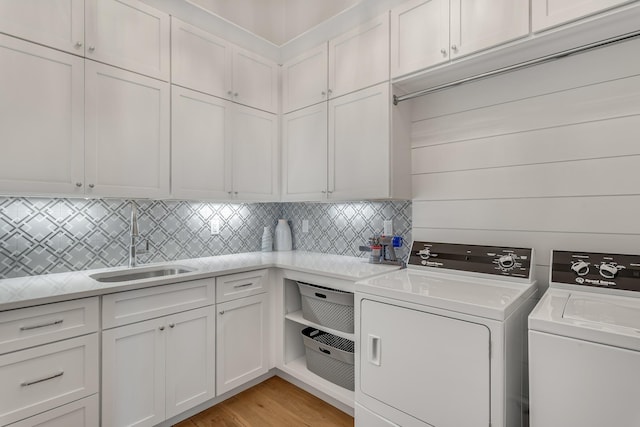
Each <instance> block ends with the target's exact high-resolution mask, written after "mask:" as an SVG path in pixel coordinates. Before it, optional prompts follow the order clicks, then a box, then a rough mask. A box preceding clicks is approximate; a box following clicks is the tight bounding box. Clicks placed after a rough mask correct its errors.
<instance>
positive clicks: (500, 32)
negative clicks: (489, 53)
mask: <svg viewBox="0 0 640 427" xmlns="http://www.w3.org/2000/svg"><path fill="white" fill-rule="evenodd" d="M528 34H529V0H464V1H463V0H451V59H455V58H456V57H459V56H462V55H466V54H469V53H472V52H476V51H478V50H482V49H486V48H489V47H492V46H496V45H498V44H501V43H506V42H508V41H511V40H514V39H517V38H519V37H524V36H526V35H528Z"/></svg>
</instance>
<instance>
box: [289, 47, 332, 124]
mask: <svg viewBox="0 0 640 427" xmlns="http://www.w3.org/2000/svg"><path fill="white" fill-rule="evenodd" d="M327 61H328V46H327V43H326V42H325V43H323V44H322V45H320V46H318V47H317V48H315V49H311V50H309V51H307V52H304V53H303V54H301V55H298V56H296V57H295V58H293V59H291V60H289V61H287V62H286V63H284V64H283V65H282V110H283V111H284V112H285V113H289V112H291V111H295V110H298V109H300V108H304V107H307V106H309V105H313V104H318V103H320V102H323V101H326V100H327V89H328V87H327V85H328V84H329V82H328V80H327V79H328V74H327V69H328V68H327V64H328V62H327Z"/></svg>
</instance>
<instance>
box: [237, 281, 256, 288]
mask: <svg viewBox="0 0 640 427" xmlns="http://www.w3.org/2000/svg"><path fill="white" fill-rule="evenodd" d="M251 285H253V282H249V283H243V284H242V285H233V288H234V289H238V288H246V287H247V286H251Z"/></svg>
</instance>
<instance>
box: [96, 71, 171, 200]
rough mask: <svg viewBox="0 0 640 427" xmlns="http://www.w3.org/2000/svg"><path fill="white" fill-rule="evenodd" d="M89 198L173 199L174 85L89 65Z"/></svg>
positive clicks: (126, 72)
mask: <svg viewBox="0 0 640 427" xmlns="http://www.w3.org/2000/svg"><path fill="white" fill-rule="evenodd" d="M85 78H86V89H85V91H86V92H85V97H86V102H85V167H86V170H85V174H86V185H87V187H88V188H87V189H86V193H87V194H88V195H92V196H108V197H124V198H126V197H140V198H161V197H166V196H168V195H169V179H170V177H169V161H170V159H169V153H170V140H169V138H170V134H169V124H170V110H169V107H170V104H169V97H170V89H169V84H168V83H165V82H162V81H159V80H155V79H151V78H149V77H145V76H141V75H139V74H135V73H131V72H129V71H124V70H121V69H118V68H114V67H110V66H108V65H104V64H100V63H97V62H93V61H86V64H85Z"/></svg>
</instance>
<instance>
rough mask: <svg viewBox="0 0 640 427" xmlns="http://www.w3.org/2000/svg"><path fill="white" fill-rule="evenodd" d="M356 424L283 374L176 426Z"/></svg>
mask: <svg viewBox="0 0 640 427" xmlns="http://www.w3.org/2000/svg"><path fill="white" fill-rule="evenodd" d="M214 426H215V427H287V426H291V427H304V426H309V427H312V426H313V427H343V426H348V427H353V418H352V417H351V416H349V415H347V414H345V413H344V412H342V411H340V410H338V409H336V408H334V407H333V406H331V405H329V404H328V403H325V402H324V401H322V400H320V399H318V398H317V397H315V396H313V395H312V394H309V393H307V392H306V391H304V390H302V389H300V388H298V387H296V386H294V385H293V384H291V383H289V382H287V381H285V380H283V379H282V378H280V377H272V378H269V379H268V380H267V381H265V382H263V383H260V384H258V385H257V386H255V387H252V388H250V389H248V390H245V391H243V392H242V393H240V394H237V395H235V396H234V397H232V398H230V399H227V400H225V401H224V402H221V403H219V404H217V405H216V406H213V407H211V408H209V409H207V410H205V411H202V412H200V413H199V414H196V415H194V416H193V417H191V418H189V419H187V420H184V421H183V422H181V423H179V424H176V425H175V427H214Z"/></svg>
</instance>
